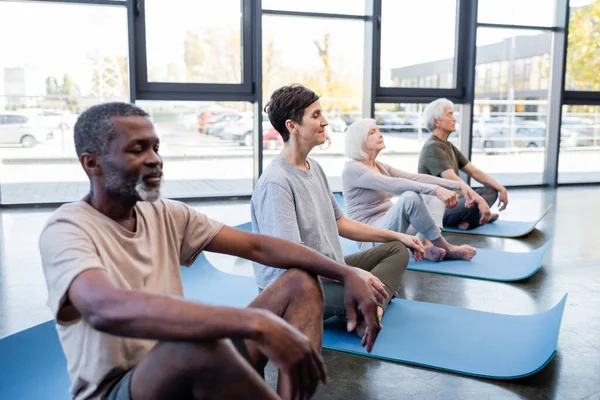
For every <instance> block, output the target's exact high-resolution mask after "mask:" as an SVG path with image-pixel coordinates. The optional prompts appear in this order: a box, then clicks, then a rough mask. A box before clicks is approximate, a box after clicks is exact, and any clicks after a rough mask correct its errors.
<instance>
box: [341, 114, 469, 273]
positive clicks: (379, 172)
mask: <svg viewBox="0 0 600 400" xmlns="http://www.w3.org/2000/svg"><path fill="white" fill-rule="evenodd" d="M383 149H385V142H384V140H383V135H382V134H381V131H380V130H379V127H377V124H376V123H375V120H372V119H363V120H360V121H357V122H355V123H353V124H352V125H350V127H349V128H348V130H347V131H346V156H347V157H348V158H350V159H351V161H348V162H347V163H346V165H345V166H344V171H343V172H342V180H343V188H344V200H345V202H346V207H347V212H348V216H349V217H350V218H352V219H354V220H356V221H359V222H362V223H365V224H368V225H371V226H374V227H377V228H381V229H389V230H393V231H396V232H401V233H406V234H409V235H414V234H415V233H418V234H419V237H420V238H421V240H422V241H423V244H424V246H425V258H427V259H429V260H432V261H439V260H442V259H444V258H448V259H464V260H470V259H471V258H473V256H474V255H475V249H474V248H473V247H471V246H467V245H463V246H453V245H451V244H450V243H448V242H447V241H446V239H444V237H443V236H442V233H441V230H442V229H441V228H442V218H443V216H444V210H445V209H446V208H452V207H455V206H456V204H457V203H458V198H457V196H456V193H455V192H454V191H453V190H456V191H460V192H461V193H464V194H465V196H466V197H467V198H470V197H471V196H473V191H472V189H471V188H470V187H469V186H468V185H467V184H466V183H461V182H457V181H450V180H447V179H441V178H436V177H433V176H429V175H420V174H411V173H408V172H404V171H400V170H398V169H396V168H394V167H392V166H390V165H388V164H385V163H382V162H381V161H377V156H378V155H379V153H380V152H381V151H382V150H383ZM394 195H399V198H398V201H396V203H395V204H394V203H392V201H391V199H392V197H393V196H394ZM377 244H378V243H361V244H359V246H361V248H367V247H372V246H375V245H377Z"/></svg>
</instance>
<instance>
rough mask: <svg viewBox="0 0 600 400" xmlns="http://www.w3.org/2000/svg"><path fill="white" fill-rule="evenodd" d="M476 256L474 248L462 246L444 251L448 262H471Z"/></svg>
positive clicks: (451, 247)
mask: <svg viewBox="0 0 600 400" xmlns="http://www.w3.org/2000/svg"><path fill="white" fill-rule="evenodd" d="M475 254H477V250H476V249H475V248H474V247H471V246H469V245H466V244H463V245H462V246H452V245H450V247H449V248H448V250H446V258H448V259H450V260H467V261H469V260H471V259H472V258H473V257H475Z"/></svg>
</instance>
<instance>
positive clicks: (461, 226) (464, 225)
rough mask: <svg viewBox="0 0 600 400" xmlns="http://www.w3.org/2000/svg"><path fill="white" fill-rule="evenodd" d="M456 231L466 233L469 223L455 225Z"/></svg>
mask: <svg viewBox="0 0 600 400" xmlns="http://www.w3.org/2000/svg"><path fill="white" fill-rule="evenodd" d="M457 227H458V229H462V230H463V231H466V230H467V229H469V223H468V222H464V221H463V222H461V223H459V224H458V225H457Z"/></svg>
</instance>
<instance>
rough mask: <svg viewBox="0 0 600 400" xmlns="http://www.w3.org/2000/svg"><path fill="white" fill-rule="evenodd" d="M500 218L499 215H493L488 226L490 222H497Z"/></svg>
mask: <svg viewBox="0 0 600 400" xmlns="http://www.w3.org/2000/svg"><path fill="white" fill-rule="evenodd" d="M499 216H500V215H498V214H492V216H491V217H490V220H489V221H488V224H489V223H490V222H494V221H495V220H497V219H498V217H499Z"/></svg>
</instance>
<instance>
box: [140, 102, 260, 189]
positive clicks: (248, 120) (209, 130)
mask: <svg viewBox="0 0 600 400" xmlns="http://www.w3.org/2000/svg"><path fill="white" fill-rule="evenodd" d="M136 104H137V105H138V106H140V107H141V108H143V109H144V110H145V111H146V112H148V114H150V118H151V119H152V122H153V123H154V127H155V129H156V133H157V134H158V136H159V138H160V143H161V144H160V151H161V155H162V157H163V161H164V177H165V182H164V190H163V195H164V196H165V197H176V198H186V197H188V198H189V197H209V196H228V195H248V194H251V193H252V173H253V172H252V171H253V169H252V142H253V141H252V130H253V114H252V104H250V103H245V102H222V103H214V102H167V101H138V102H136Z"/></svg>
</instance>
